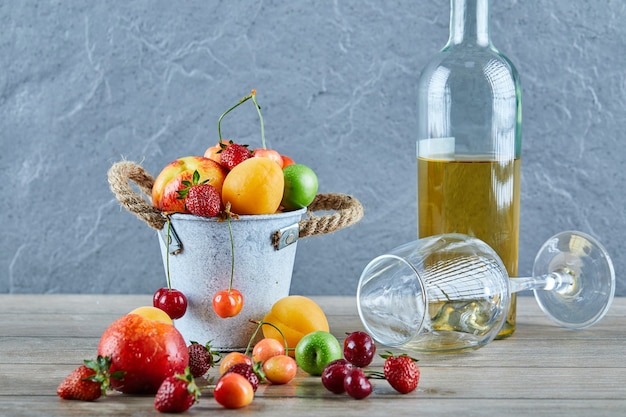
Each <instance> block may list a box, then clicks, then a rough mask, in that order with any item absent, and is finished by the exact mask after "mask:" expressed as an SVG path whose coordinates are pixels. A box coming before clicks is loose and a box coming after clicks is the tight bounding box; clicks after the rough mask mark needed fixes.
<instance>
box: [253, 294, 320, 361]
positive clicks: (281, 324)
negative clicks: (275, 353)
mask: <svg viewBox="0 0 626 417" xmlns="http://www.w3.org/2000/svg"><path fill="white" fill-rule="evenodd" d="M263 322H266V323H270V324H271V326H263V329H262V330H263V336H264V337H271V338H273V339H277V340H278V341H280V342H282V341H284V340H286V341H287V346H288V347H289V348H290V349H293V348H295V347H296V345H297V344H298V342H299V341H300V339H302V338H303V337H304V336H305V335H307V334H309V333H311V332H314V331H317V330H324V331H326V332H328V331H329V330H330V328H329V326H328V319H327V318H326V315H325V314H324V311H323V310H322V309H321V307H320V306H319V305H317V304H316V303H315V301H313V300H311V299H310V298H308V297H304V296H302V295H289V296H287V297H283V298H281V299H280V300H278V301H276V302H275V303H274V305H273V306H272V309H271V310H270V312H269V313H267V314H266V315H265V318H264V319H263ZM274 326H276V327H274ZM290 355H293V351H290Z"/></svg>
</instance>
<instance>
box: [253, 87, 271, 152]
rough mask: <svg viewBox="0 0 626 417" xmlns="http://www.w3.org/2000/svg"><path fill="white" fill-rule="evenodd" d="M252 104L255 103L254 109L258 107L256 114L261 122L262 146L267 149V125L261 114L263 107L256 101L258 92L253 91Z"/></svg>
mask: <svg viewBox="0 0 626 417" xmlns="http://www.w3.org/2000/svg"><path fill="white" fill-rule="evenodd" d="M250 94H251V95H252V102H253V103H254V107H256V112H257V113H258V114H259V120H260V121H261V144H262V145H263V149H267V147H266V146H265V124H264V123H263V115H262V114H261V106H259V103H257V101H256V90H252V93H250Z"/></svg>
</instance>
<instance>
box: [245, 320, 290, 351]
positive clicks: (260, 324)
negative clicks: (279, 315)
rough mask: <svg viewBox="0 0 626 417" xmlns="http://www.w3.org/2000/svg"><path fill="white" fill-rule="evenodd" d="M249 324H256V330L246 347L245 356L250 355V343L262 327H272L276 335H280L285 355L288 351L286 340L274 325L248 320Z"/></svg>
mask: <svg viewBox="0 0 626 417" xmlns="http://www.w3.org/2000/svg"><path fill="white" fill-rule="evenodd" d="M250 323H254V324H256V325H257V327H256V330H255V331H254V333H252V336H251V337H250V341H249V342H248V346H246V351H245V354H246V355H247V354H248V353H250V348H251V347H252V341H253V340H254V338H255V337H256V335H257V333H259V330H261V327H262V326H263V325H267V326H272V327H273V328H275V329H276V331H277V332H278V333H280V335H281V336H282V337H283V343H284V344H285V353H287V352H288V351H289V345H288V344H287V338H286V337H285V335H284V334H283V332H282V331H281V330H280V329H279V328H278V327H277V326H276V325H275V324H273V323H270V322H268V321H257V320H250Z"/></svg>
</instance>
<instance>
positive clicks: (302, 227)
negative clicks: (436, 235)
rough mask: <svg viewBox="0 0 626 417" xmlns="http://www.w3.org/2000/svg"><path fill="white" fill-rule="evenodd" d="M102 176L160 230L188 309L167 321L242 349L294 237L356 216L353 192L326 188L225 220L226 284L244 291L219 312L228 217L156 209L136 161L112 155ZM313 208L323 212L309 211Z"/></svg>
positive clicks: (269, 301) (288, 259) (286, 279)
mask: <svg viewBox="0 0 626 417" xmlns="http://www.w3.org/2000/svg"><path fill="white" fill-rule="evenodd" d="M108 180H109V185H110V187H111V191H112V192H113V193H114V194H115V196H116V197H117V199H118V201H119V202H120V203H121V204H122V206H123V207H125V208H126V209H127V210H128V211H130V212H131V213H133V214H135V215H136V216H137V217H138V218H139V219H140V220H142V221H144V222H145V223H146V224H147V225H148V226H150V227H151V228H153V229H156V230H157V231H158V233H159V235H160V236H161V238H160V242H161V243H160V245H161V254H162V257H163V263H164V266H165V268H166V273H167V265H168V261H169V271H170V281H171V284H172V287H173V288H176V289H178V290H180V291H182V292H183V294H185V296H186V297H187V302H188V307H187V312H186V313H185V315H184V316H183V317H182V318H180V319H177V320H175V321H174V324H175V326H176V327H177V328H178V329H179V331H180V332H181V333H182V335H183V336H184V337H185V339H187V340H188V341H191V340H193V341H195V342H198V343H202V344H204V343H206V342H211V345H212V347H213V348H214V349H215V350H221V351H230V350H243V349H245V347H246V346H247V345H248V342H249V341H250V337H251V336H252V334H253V333H254V330H255V329H256V325H255V324H254V323H250V320H262V319H263V317H264V316H265V314H266V313H268V312H269V311H270V310H271V307H272V305H273V303H274V302H275V301H277V300H279V299H280V298H282V297H284V296H286V295H288V294H289V288H290V286H291V274H292V271H293V263H294V259H295V253H296V246H297V241H298V239H302V238H305V237H308V236H316V235H322V234H326V233H332V232H335V231H337V230H339V229H342V228H344V227H348V226H350V225H352V224H355V223H356V222H358V221H359V220H361V218H362V217H363V206H362V205H361V203H360V202H359V201H358V200H357V199H356V198H354V197H352V196H349V195H345V194H339V193H328V194H318V195H317V196H315V199H314V200H313V202H312V203H311V204H310V205H309V207H308V208H307V209H306V210H305V209H302V210H298V211H291V212H285V213H277V214H270V215H261V216H240V217H239V219H233V220H231V222H230V224H231V227H232V230H233V244H234V247H235V250H234V255H235V265H234V278H233V287H234V288H236V289H238V290H239V291H241V293H242V294H243V297H244V306H243V309H242V311H241V312H240V313H239V314H238V315H237V316H235V317H232V318H226V319H224V318H220V317H218V316H217V315H216V314H215V313H214V312H213V306H212V299H213V295H214V294H215V293H216V292H217V291H220V290H224V289H227V288H228V285H229V282H230V270H231V257H232V253H233V252H231V242H230V233H229V230H228V223H227V222H224V221H223V222H220V221H218V220H217V219H215V218H205V217H198V216H193V215H191V214H179V213H174V214H171V213H169V214H168V213H163V212H161V211H160V210H158V209H157V208H155V207H154V206H153V205H152V203H151V201H150V199H151V194H152V186H153V185H154V178H153V177H152V176H151V175H150V174H149V173H148V172H146V171H145V170H144V168H143V167H142V166H141V165H139V164H137V163H135V162H132V161H120V162H116V163H115V164H113V166H112V167H111V168H110V169H109V172H108ZM132 183H134V184H135V186H136V187H133V186H132ZM136 188H138V189H139V191H140V193H139V192H137V190H136ZM318 211H319V212H324V214H323V215H321V216H316V215H315V214H314V213H315V212H318ZM168 219H170V221H171V223H170V225H171V227H170V228H169V229H170V234H169V236H170V244H169V252H170V255H169V257H168V256H166V253H167V249H166V247H167V245H166V243H165V242H167V236H168V235H167V229H168V228H167V227H164V226H166V223H167V220H168ZM168 258H169V259H168Z"/></svg>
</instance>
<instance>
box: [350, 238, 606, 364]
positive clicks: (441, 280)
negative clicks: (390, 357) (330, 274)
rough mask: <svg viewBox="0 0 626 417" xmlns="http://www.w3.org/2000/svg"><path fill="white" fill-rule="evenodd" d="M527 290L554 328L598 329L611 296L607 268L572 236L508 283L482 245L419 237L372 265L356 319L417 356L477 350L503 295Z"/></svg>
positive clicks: (502, 311)
mask: <svg viewBox="0 0 626 417" xmlns="http://www.w3.org/2000/svg"><path fill="white" fill-rule="evenodd" d="M523 290H533V291H534V293H535V298H536V300H537V302H538V303H539V306H540V307H541V309H542V310H543V311H544V312H545V313H546V314H547V315H548V316H549V317H550V318H551V319H552V320H554V321H555V322H556V323H558V324H559V325H560V326H563V327H566V328H569V329H582V328H585V327H589V326H591V325H593V324H594V323H596V322H597V321H599V320H600V319H601V318H602V317H603V316H604V315H605V314H606V312H607V310H608V309H609V306H610V305H611V302H612V300H613V296H614V294H615V272H614V269H613V263H612V261H611V258H610V257H609V255H608V253H607V252H606V250H605V249H604V247H603V246H602V245H601V244H600V243H599V242H598V241H597V240H595V239H594V238H593V237H591V236H589V235H587V234H584V233H581V232H575V231H567V232H561V233H559V234H557V235H555V236H553V237H551V238H550V239H548V240H547V241H546V242H545V243H544V245H543V246H542V247H541V249H540V250H539V252H538V253H537V256H536V258H535V263H534V267H533V276H532V277H529V278H509V276H508V274H507V272H506V269H505V268H504V265H503V264H502V261H501V260H500V258H499V257H498V255H497V254H496V253H495V252H494V251H493V249H492V248H491V247H489V245H487V244H486V243H484V242H483V241H481V240H479V239H476V238H473V237H469V236H466V235H461V234H445V235H439V236H432V237H427V238H423V239H419V240H415V241H413V242H409V243H406V244H404V245H401V246H399V247H397V248H395V249H393V250H392V251H391V252H389V253H387V254H384V255H381V256H378V257H377V258H375V259H373V260H372V261H371V262H369V264H368V265H367V266H366V267H365V269H364V270H363V272H362V274H361V277H360V280H359V284H358V288H357V307H358V310H359V316H360V318H361V321H362V322H363V325H364V326H365V328H366V330H367V331H368V333H369V334H370V335H371V336H372V337H373V338H374V339H375V340H376V341H377V342H379V343H381V344H383V345H386V346H389V347H396V348H400V349H404V350H410V351H417V352H423V353H445V352H449V353H453V352H463V351H469V350H474V349H478V348H480V347H482V346H484V345H486V344H487V343H489V342H490V341H492V340H493V339H494V338H495V336H496V335H497V334H498V332H499V330H500V328H501V327H502V325H503V323H504V321H505V318H506V315H507V311H508V308H509V304H510V300H511V294H513V293H516V292H518V291H523Z"/></svg>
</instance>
